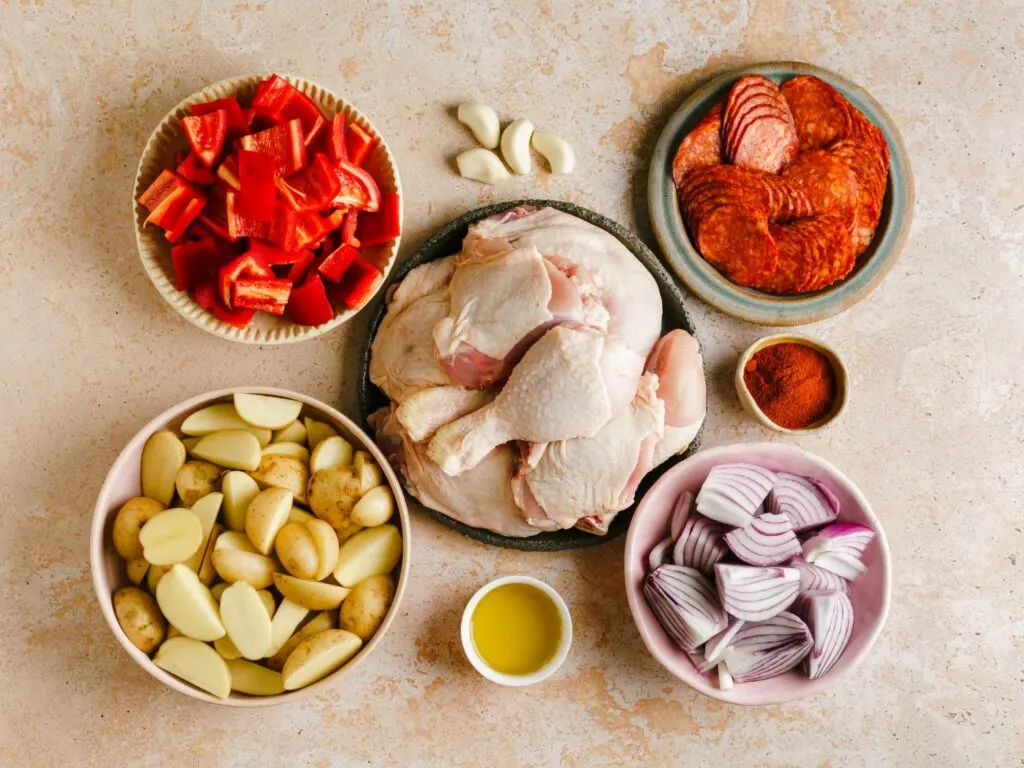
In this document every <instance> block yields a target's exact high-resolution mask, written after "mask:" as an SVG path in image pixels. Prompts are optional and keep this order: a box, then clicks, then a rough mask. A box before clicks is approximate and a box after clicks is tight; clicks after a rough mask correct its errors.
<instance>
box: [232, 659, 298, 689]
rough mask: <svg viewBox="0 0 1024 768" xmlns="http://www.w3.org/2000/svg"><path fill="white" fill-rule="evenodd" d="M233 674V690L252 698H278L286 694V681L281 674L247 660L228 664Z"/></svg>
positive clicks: (234, 660) (236, 660)
mask: <svg viewBox="0 0 1024 768" xmlns="http://www.w3.org/2000/svg"><path fill="white" fill-rule="evenodd" d="M228 671H229V672H230V673H231V690H233V691H238V692H239V693H247V694H249V695H250V696H276V695H277V694H279V693H284V680H283V679H282V678H281V673H280V672H275V671H274V670H272V669H267V668H266V667H263V666H260V665H259V664H253V663H252V662H251V661H246V660H245V659H233V660H231V661H229V662H228Z"/></svg>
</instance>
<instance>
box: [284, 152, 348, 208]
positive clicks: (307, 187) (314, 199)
mask: <svg viewBox="0 0 1024 768" xmlns="http://www.w3.org/2000/svg"><path fill="white" fill-rule="evenodd" d="M277 188H278V189H279V190H280V191H281V197H282V198H283V199H284V202H285V204H286V205H288V206H289V207H291V208H292V209H294V210H296V211H319V210H320V209H321V208H326V207H327V206H329V205H330V204H331V201H332V200H333V199H334V197H335V195H337V194H338V192H339V191H340V190H341V182H340V181H339V180H338V174H337V173H336V172H335V170H334V168H333V167H332V166H331V163H330V161H329V160H328V159H327V155H325V154H323V153H318V154H317V155H316V157H314V158H313V162H312V163H310V164H309V166H308V167H307V168H306V169H305V170H303V171H302V172H301V173H297V174H295V175H294V176H293V177H292V178H290V179H288V180H287V181H286V180H285V179H278V180H277Z"/></svg>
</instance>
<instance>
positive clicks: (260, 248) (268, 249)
mask: <svg viewBox="0 0 1024 768" xmlns="http://www.w3.org/2000/svg"><path fill="white" fill-rule="evenodd" d="M249 253H251V254H252V255H253V256H255V257H256V258H257V259H259V260H260V262H261V263H263V264H266V265H267V266H269V267H276V266H278V265H280V264H284V265H288V264H295V263H296V262H299V261H303V260H304V259H305V258H306V254H307V251H305V250H303V251H284V250H281V249H280V248H275V247H274V246H273V245H271V244H270V243H265V242H263V241H262V240H251V241H250V242H249Z"/></svg>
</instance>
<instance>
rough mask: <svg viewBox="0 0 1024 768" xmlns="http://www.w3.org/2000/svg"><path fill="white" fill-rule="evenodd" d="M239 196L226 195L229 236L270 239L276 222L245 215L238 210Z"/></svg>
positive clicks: (235, 193) (231, 193)
mask: <svg viewBox="0 0 1024 768" xmlns="http://www.w3.org/2000/svg"><path fill="white" fill-rule="evenodd" d="M239 194H240V193H238V192H228V193H227V195H226V200H225V204H226V208H227V220H228V234H230V235H231V237H232V238H235V239H237V238H239V237H258V238H260V239H261V240H267V239H269V238H270V232H271V228H272V227H273V224H274V222H273V221H263V220H260V219H254V218H251V217H249V216H245V215H243V214H242V213H241V212H240V211H239V210H238V196H239Z"/></svg>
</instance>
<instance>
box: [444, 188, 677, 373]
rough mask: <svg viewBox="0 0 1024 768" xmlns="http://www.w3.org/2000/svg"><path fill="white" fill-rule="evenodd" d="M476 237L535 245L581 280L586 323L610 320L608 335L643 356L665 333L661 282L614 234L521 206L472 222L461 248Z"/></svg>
mask: <svg viewBox="0 0 1024 768" xmlns="http://www.w3.org/2000/svg"><path fill="white" fill-rule="evenodd" d="M474 238H499V239H503V240H506V241H508V242H509V243H511V244H512V245H514V246H515V247H517V248H524V247H527V246H533V247H535V248H536V249H537V250H538V251H540V252H541V253H542V254H543V255H544V258H546V259H547V260H548V261H550V262H551V263H552V264H554V265H555V266H556V267H558V269H559V270H561V271H562V272H563V273H564V274H565V275H566V276H568V277H569V279H570V280H572V281H573V282H574V283H575V284H576V285H577V287H578V289H579V292H580V296H581V297H582V299H583V306H584V322H585V323H586V324H588V325H594V326H596V327H605V325H606V326H607V330H608V333H609V334H610V335H614V336H618V337H619V338H620V339H621V340H622V342H623V343H624V344H625V345H626V346H627V347H628V348H629V349H631V350H633V351H634V352H636V353H637V354H638V355H640V356H641V357H644V358H646V357H647V356H648V355H649V354H650V352H651V349H652V348H653V347H654V343H655V342H656V341H657V340H658V336H660V335H661V312H662V304H661V294H660V293H659V292H658V284H657V283H655V282H654V278H653V277H651V274H650V272H648V271H647V269H646V268H645V267H644V265H643V264H641V263H640V262H639V261H638V260H637V258H636V256H634V255H633V254H632V253H630V251H629V249H628V248H626V246H625V245H623V244H622V243H621V242H620V241H619V239H618V238H616V237H615V236H614V235H612V234H611V233H609V232H605V231H604V230H603V229H601V228H600V227H595V226H594V225H593V224H589V223H587V222H586V221H584V220H583V219H580V218H578V217H576V216H573V215H571V214H568V213H562V212H561V211H557V210H555V209H554V208H541V209H537V208H530V207H527V206H523V207H520V208H516V209H514V210H512V211H506V212H505V213H501V214H498V215H496V216H491V217H488V218H486V219H483V220H481V221H479V222H477V223H476V224H474V225H473V226H472V227H471V228H470V232H469V234H468V235H467V237H466V240H465V242H464V243H463V248H467V247H471V246H472V242H473V239H474ZM603 317H606V318H607V320H606V322H602V318H603Z"/></svg>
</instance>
